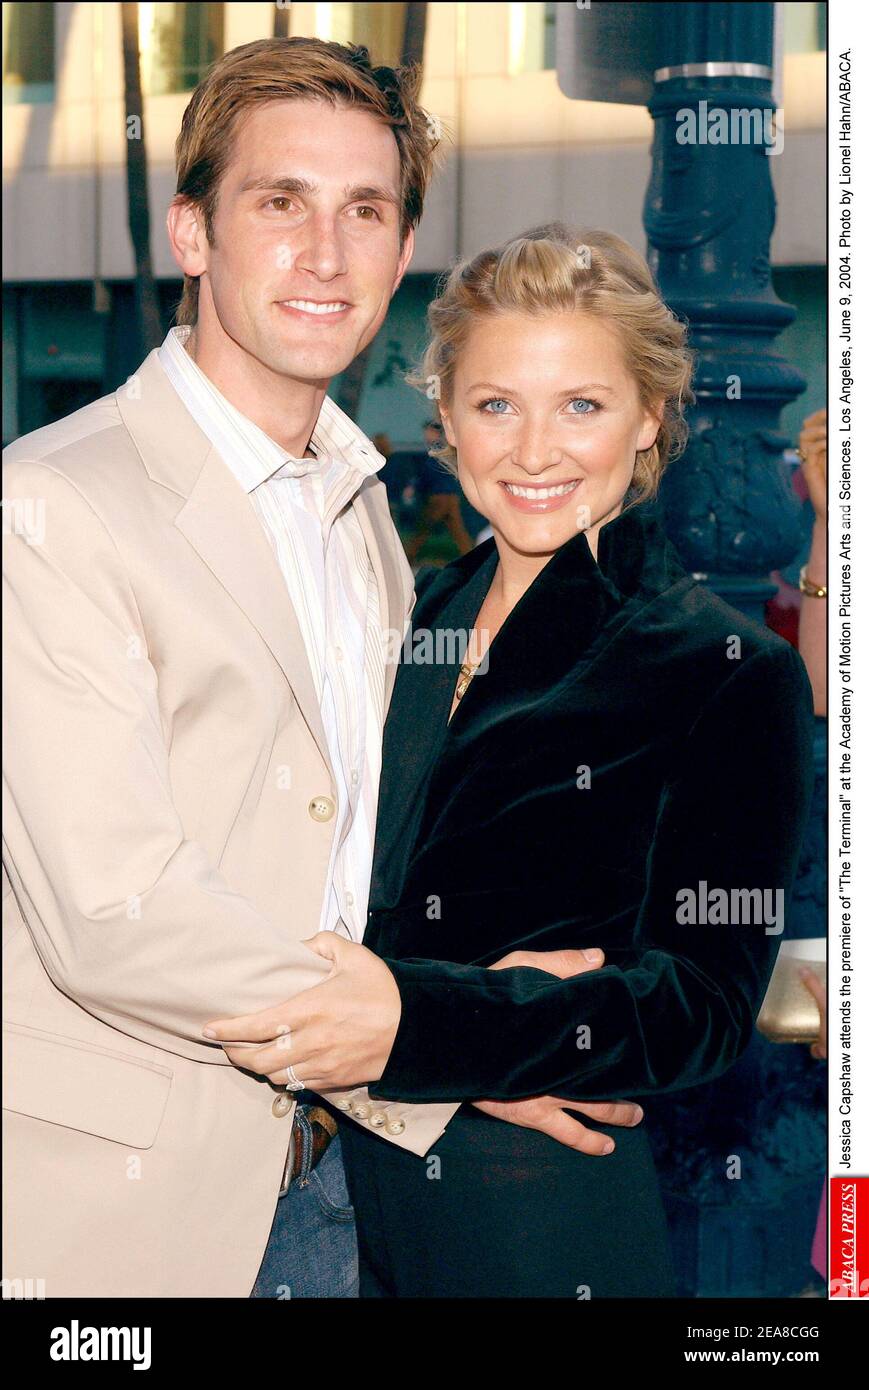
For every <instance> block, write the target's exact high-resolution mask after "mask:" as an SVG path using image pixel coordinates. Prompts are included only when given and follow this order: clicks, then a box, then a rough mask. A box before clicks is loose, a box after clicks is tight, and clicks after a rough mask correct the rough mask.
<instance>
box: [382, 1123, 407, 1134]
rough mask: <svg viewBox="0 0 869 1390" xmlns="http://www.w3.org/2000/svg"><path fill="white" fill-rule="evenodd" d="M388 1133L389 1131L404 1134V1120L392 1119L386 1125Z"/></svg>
mask: <svg viewBox="0 0 869 1390" xmlns="http://www.w3.org/2000/svg"><path fill="white" fill-rule="evenodd" d="M386 1133H387V1134H403V1133H404V1120H390V1121H389V1124H388V1125H387V1126H386Z"/></svg>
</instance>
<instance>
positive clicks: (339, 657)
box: [335, 647, 344, 661]
mask: <svg viewBox="0 0 869 1390" xmlns="http://www.w3.org/2000/svg"><path fill="white" fill-rule="evenodd" d="M335 660H336V661H343V660H344V648H343V647H336V648H335Z"/></svg>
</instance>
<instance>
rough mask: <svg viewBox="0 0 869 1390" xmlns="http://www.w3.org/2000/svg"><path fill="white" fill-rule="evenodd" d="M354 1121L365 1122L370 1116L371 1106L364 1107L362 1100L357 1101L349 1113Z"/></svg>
mask: <svg viewBox="0 0 869 1390" xmlns="http://www.w3.org/2000/svg"><path fill="white" fill-rule="evenodd" d="M350 1113H351V1115H352V1116H353V1118H354V1119H355V1120H367V1119H368V1116H369V1115H370V1114H371V1106H370V1105H366V1103H365V1101H364V1100H360V1101H357V1102H356V1104H355V1105H354V1106H353V1108H352V1110H351V1111H350Z"/></svg>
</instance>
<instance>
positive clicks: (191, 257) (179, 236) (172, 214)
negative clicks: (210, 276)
mask: <svg viewBox="0 0 869 1390" xmlns="http://www.w3.org/2000/svg"><path fill="white" fill-rule="evenodd" d="M166 231H167V233H168V235H169V246H170V248H171V250H172V255H173V256H174V258H175V262H176V264H177V265H178V267H179V269H180V270H182V271H183V272H184V274H185V275H190V276H192V277H193V278H194V279H196V278H197V277H198V276H200V275H202V274H203V273H204V272H205V271H206V270H207V269H208V257H207V254H206V251H205V247H206V245H207V243H206V238H205V225H204V222H203V220H202V214H201V212H200V211H199V209H198V208H197V207H196V206H195V204H193V203H191V202H190V200H189V198H178V197H176V198H173V199H172V202H171V203H170V205H169V211H168V212H167V214H166Z"/></svg>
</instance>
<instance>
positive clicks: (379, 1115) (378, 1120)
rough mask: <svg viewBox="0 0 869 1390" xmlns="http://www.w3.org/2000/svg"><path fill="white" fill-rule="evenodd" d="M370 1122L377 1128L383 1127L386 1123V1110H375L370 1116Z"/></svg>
mask: <svg viewBox="0 0 869 1390" xmlns="http://www.w3.org/2000/svg"><path fill="white" fill-rule="evenodd" d="M368 1123H369V1124H370V1125H373V1127H374V1128H375V1129H380V1128H382V1126H383V1125H385V1124H386V1111H385V1110H375V1112H374V1114H373V1115H372V1116H371V1117H370V1119H369V1121H368Z"/></svg>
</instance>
